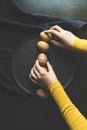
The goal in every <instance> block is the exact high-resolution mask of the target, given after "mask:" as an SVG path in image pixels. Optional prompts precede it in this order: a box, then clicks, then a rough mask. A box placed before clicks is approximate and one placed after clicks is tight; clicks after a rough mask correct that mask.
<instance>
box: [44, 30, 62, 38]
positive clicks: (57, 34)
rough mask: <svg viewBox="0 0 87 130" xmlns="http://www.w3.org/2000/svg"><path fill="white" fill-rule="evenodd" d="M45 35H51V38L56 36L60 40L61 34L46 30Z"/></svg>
mask: <svg viewBox="0 0 87 130" xmlns="http://www.w3.org/2000/svg"><path fill="white" fill-rule="evenodd" d="M45 33H51V34H52V35H53V36H57V37H58V38H61V33H60V32H58V31H57V30H46V31H45Z"/></svg>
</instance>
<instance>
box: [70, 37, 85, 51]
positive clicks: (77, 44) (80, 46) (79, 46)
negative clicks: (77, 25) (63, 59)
mask: <svg viewBox="0 0 87 130" xmlns="http://www.w3.org/2000/svg"><path fill="white" fill-rule="evenodd" d="M72 47H73V48H74V49H76V50H79V51H87V40H85V39H80V38H78V37H77V38H76V39H75V41H74V43H73V44H72Z"/></svg>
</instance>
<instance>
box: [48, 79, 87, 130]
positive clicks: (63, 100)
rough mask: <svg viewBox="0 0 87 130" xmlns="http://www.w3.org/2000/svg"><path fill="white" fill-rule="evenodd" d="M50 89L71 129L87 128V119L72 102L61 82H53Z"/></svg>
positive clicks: (82, 129)
mask: <svg viewBox="0 0 87 130" xmlns="http://www.w3.org/2000/svg"><path fill="white" fill-rule="evenodd" d="M49 91H50V93H51V95H52V96H53V98H54V100H55V102H56V104H57V105H58V107H59V109H60V111H61V114H62V115H63V117H64V119H65V121H66V123H67V124H68V126H69V128H70V130H87V120H86V119H85V117H84V116H83V115H82V114H81V113H80V112H79V110H78V109H77V108H76V107H75V105H74V104H73V103H72V102H71V100H70V99H69V97H68V96H67V94H66V92H65V91H64V89H63V87H62V85H61V84H60V82H59V81H58V82H55V83H52V84H51V85H50V86H49Z"/></svg>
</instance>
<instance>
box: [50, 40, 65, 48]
mask: <svg viewBox="0 0 87 130" xmlns="http://www.w3.org/2000/svg"><path fill="white" fill-rule="evenodd" d="M51 43H52V44H54V45H55V46H58V47H61V48H65V45H63V44H62V43H60V42H57V41H55V40H51Z"/></svg>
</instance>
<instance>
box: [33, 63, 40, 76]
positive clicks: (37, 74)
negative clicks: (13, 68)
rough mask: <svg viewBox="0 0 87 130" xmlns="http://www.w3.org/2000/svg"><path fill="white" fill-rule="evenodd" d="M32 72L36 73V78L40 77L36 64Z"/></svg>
mask: <svg viewBox="0 0 87 130" xmlns="http://www.w3.org/2000/svg"><path fill="white" fill-rule="evenodd" d="M33 72H34V74H35V75H36V77H37V78H38V77H40V73H39V71H38V69H37V68H36V65H35V66H34V68H33Z"/></svg>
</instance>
